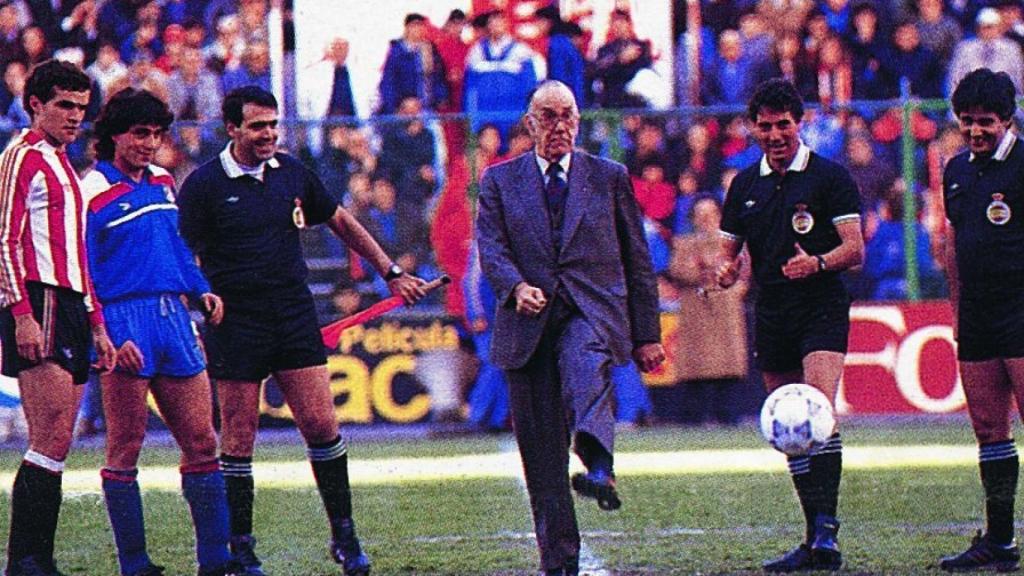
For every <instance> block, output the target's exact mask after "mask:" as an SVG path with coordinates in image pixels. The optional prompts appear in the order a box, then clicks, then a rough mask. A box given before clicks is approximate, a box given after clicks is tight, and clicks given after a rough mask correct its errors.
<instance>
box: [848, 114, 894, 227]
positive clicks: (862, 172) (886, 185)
mask: <svg viewBox="0 0 1024 576" xmlns="http://www.w3.org/2000/svg"><path fill="white" fill-rule="evenodd" d="M844 164H845V165H846V169H847V170H849V172H850V176H852V177H853V181H854V182H856V183H857V189H858V190H860V202H861V207H862V208H863V209H864V211H865V212H871V211H874V210H876V209H877V207H878V203H879V202H880V201H881V200H882V199H883V198H884V197H885V195H886V193H887V192H888V191H889V190H890V189H891V188H892V185H893V183H894V182H895V181H896V170H895V169H894V168H893V167H892V165H890V164H889V163H888V162H885V161H883V160H881V159H880V158H878V157H877V156H876V155H875V149H874V147H873V145H872V142H871V136H870V135H869V134H867V133H865V132H862V131H854V132H849V133H848V134H847V137H846V159H845V162H844Z"/></svg>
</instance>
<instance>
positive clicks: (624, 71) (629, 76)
mask: <svg viewBox="0 0 1024 576" xmlns="http://www.w3.org/2000/svg"><path fill="white" fill-rule="evenodd" d="M652 63H653V60H652V57H651V43H650V42H648V41H643V40H640V39H638V38H637V37H636V31H635V30H634V29H633V18H632V17H631V16H630V15H629V12H626V11H625V10H621V9H616V10H614V11H612V14H611V21H610V22H609V25H608V41H607V42H606V43H605V45H604V46H601V48H600V49H598V51H597V60H596V61H595V62H594V81H593V83H592V84H591V90H592V91H593V104H594V106H596V107H599V108H644V107H646V105H647V103H646V102H645V101H644V100H643V99H642V98H639V97H637V96H634V95H632V94H630V93H629V92H628V91H627V89H626V86H627V85H628V84H629V83H630V81H631V80H633V78H634V77H635V76H636V75H637V73H638V72H640V71H641V70H643V69H645V68H650V67H651V64H652Z"/></svg>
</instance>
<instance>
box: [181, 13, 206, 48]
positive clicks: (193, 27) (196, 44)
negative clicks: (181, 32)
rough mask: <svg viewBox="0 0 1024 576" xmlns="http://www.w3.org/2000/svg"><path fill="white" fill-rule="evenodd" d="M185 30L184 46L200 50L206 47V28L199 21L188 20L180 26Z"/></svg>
mask: <svg viewBox="0 0 1024 576" xmlns="http://www.w3.org/2000/svg"><path fill="white" fill-rule="evenodd" d="M181 26H182V28H184V29H185V44H186V45H188V46H190V47H192V48H199V49H202V48H203V47H204V46H206V26H203V22H202V21H201V20H197V19H195V18H190V19H187V20H185V22H184V23H183V24H182V25H181Z"/></svg>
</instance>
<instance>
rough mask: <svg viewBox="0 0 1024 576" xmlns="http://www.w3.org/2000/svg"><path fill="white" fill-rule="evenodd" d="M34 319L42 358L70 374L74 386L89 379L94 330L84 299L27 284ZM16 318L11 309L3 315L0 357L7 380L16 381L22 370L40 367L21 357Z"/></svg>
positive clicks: (0, 319)
mask: <svg viewBox="0 0 1024 576" xmlns="http://www.w3.org/2000/svg"><path fill="white" fill-rule="evenodd" d="M25 290H26V291H27V292H28V300H29V304H31V305H32V317H33V318H35V319H36V322H38V323H39V328H40V330H41V331H42V334H43V354H42V355H43V358H44V359H46V360H50V361H52V362H54V363H55V364H57V365H58V366H60V367H61V368H63V369H64V370H66V371H67V372H68V373H69V374H71V377H72V380H73V381H74V383H75V384H84V383H85V382H86V381H87V380H88V379H89V364H90V358H91V354H92V329H91V327H90V326H89V313H88V312H87V311H86V309H85V297H84V296H83V295H82V294H80V293H78V292H75V291H74V290H70V289H68V288H59V287H57V286H50V285H49V284H41V283H39V282H26V283H25ZM14 322H15V321H14V314H12V313H11V309H10V308H4V309H3V310H2V311H0V348H2V350H0V353H2V359H3V367H2V369H0V372H2V373H3V375H4V376H9V377H11V378H17V377H18V374H19V373H20V372H21V371H22V370H28V369H29V368H33V367H35V366H38V364H33V363H32V362H29V361H28V360H26V359H24V358H22V357H21V356H20V355H18V343H17V340H16V339H15V336H14V329H15V324H14Z"/></svg>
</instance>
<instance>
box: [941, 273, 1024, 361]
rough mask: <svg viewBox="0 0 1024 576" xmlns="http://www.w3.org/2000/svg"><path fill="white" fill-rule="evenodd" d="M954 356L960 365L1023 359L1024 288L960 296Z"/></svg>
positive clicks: (962, 293)
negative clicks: (1003, 359)
mask: <svg viewBox="0 0 1024 576" xmlns="http://www.w3.org/2000/svg"><path fill="white" fill-rule="evenodd" d="M958 315H959V318H957V319H956V321H957V323H958V330H957V332H958V334H959V335H958V342H957V353H956V357H957V359H958V360H962V361H964V362H983V361H985V360H994V359H996V358H1024V287H1020V286H1015V287H1014V289H1008V290H1001V291H998V292H996V293H992V292H989V293H986V294H983V295H976V294H965V293H964V292H961V295H960V309H959V311H958Z"/></svg>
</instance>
